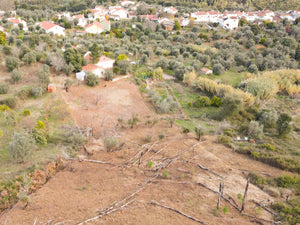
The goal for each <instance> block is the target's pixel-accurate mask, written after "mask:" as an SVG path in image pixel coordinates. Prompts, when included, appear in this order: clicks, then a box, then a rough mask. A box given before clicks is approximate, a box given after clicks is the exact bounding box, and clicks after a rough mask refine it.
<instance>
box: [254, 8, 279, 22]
mask: <svg viewBox="0 0 300 225" xmlns="http://www.w3.org/2000/svg"><path fill="white" fill-rule="evenodd" d="M256 16H257V18H258V19H259V20H268V21H271V22H272V21H273V17H274V16H275V13H274V12H273V11H271V10H266V11H260V12H258V13H257V14H256Z"/></svg>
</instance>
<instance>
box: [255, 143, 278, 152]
mask: <svg viewBox="0 0 300 225" xmlns="http://www.w3.org/2000/svg"><path fill="white" fill-rule="evenodd" d="M259 147H260V148H264V149H267V150H270V151H275V150H276V148H275V146H274V145H271V144H268V143H265V144H262V145H260V146H259Z"/></svg>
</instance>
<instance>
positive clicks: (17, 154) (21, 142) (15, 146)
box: [9, 132, 36, 162]
mask: <svg viewBox="0 0 300 225" xmlns="http://www.w3.org/2000/svg"><path fill="white" fill-rule="evenodd" d="M34 143H35V141H34V139H33V138H32V137H31V136H30V135H29V134H28V133H27V132H15V133H14V134H13V136H12V140H11V142H10V143H9V154H10V156H11V157H12V158H13V159H15V160H17V161H18V162H24V161H25V160H26V159H28V157H29V156H30V155H31V153H32V151H33V150H34V149H35V147H36V146H35V144H34Z"/></svg>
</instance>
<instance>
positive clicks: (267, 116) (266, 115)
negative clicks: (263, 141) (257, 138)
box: [258, 109, 278, 127]
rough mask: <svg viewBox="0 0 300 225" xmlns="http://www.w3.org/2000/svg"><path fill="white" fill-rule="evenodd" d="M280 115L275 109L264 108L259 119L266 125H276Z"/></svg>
mask: <svg viewBox="0 0 300 225" xmlns="http://www.w3.org/2000/svg"><path fill="white" fill-rule="evenodd" d="M277 119H278V115H277V112H276V110H275V109H270V110H268V109H263V110H262V111H260V112H259V113H258V120H259V122H260V123H262V124H263V125H264V127H275V125H276V121H277Z"/></svg>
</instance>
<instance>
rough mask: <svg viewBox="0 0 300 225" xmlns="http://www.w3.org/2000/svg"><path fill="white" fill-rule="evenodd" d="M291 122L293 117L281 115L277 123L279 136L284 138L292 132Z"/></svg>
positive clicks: (285, 114)
mask: <svg viewBox="0 0 300 225" xmlns="http://www.w3.org/2000/svg"><path fill="white" fill-rule="evenodd" d="M291 121H292V117H291V116H290V115H288V114H287V113H282V114H280V116H279V118H278V120H277V122H276V124H277V131H278V134H279V136H284V135H287V134H289V133H290V132H291V130H292V127H291V125H290V122H291Z"/></svg>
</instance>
